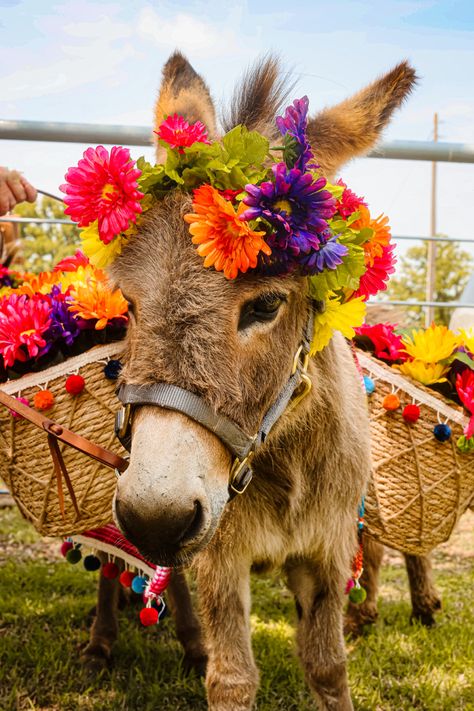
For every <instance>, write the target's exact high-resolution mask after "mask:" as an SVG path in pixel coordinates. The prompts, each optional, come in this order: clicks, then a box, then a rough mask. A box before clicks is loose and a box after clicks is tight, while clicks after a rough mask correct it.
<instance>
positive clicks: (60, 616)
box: [0, 509, 474, 711]
mask: <svg viewBox="0 0 474 711" xmlns="http://www.w3.org/2000/svg"><path fill="white" fill-rule="evenodd" d="M473 521H474V516H472V515H470V516H466V517H465V519H464V521H463V525H462V529H463V530H462V531H460V532H458V533H457V534H456V536H455V537H454V538H453V539H452V541H451V542H450V544H448V545H445V546H443V547H442V548H441V549H439V551H437V553H436V561H435V565H436V581H437V585H438V587H439V590H440V592H441V594H442V598H443V611H442V612H441V613H440V614H439V615H438V625H437V627H436V628H435V629H433V630H425V629H424V628H422V627H420V626H418V625H417V626H410V624H409V614H410V607H409V598H408V589H407V584H406V577H405V571H404V569H403V566H402V565H401V559H400V558H399V557H398V556H390V564H389V565H387V566H385V568H384V572H383V585H382V590H381V601H380V619H379V622H378V624H377V625H376V626H375V628H373V629H371V630H370V631H369V632H368V633H367V635H366V637H364V638H363V639H360V640H358V641H357V642H355V643H350V644H349V646H348V650H349V660H350V679H351V686H352V693H353V699H354V705H355V708H356V709H359V710H361V711H362V710H364V711H405V710H406V711H408V710H410V711H412V710H414V709H420V710H422V711H450V710H453V711H454V710H455V709H456V710H458V709H474V609H473V604H472V603H473V589H474V571H473V565H472V561H471V557H472V554H473V553H474V545H473V541H472V537H471V533H470V529H471V528H472V523H473ZM57 548H58V546H57V544H53V543H51V542H44V541H41V540H39V539H38V537H37V536H36V534H35V533H34V531H33V529H32V528H31V527H30V526H29V525H28V524H26V523H24V522H23V521H22V520H21V519H20V517H19V514H18V513H17V512H16V510H14V509H3V510H0V709H1V711H20V710H21V711H23V710H24V709H25V710H26V709H28V710H31V709H34V710H36V711H39V710H40V709H41V711H79V710H80V711H89V710H94V711H99V710H100V711H105V710H106V709H113V711H118V710H121V709H123V710H124V711H161V710H162V709H163V711H165V710H166V711H185V710H186V711H188V710H189V711H191V710H193V711H200V710H204V709H205V708H206V704H205V697H204V689H203V684H202V681H201V680H200V679H198V678H196V677H186V676H185V675H184V673H183V670H182V668H181V650H180V647H179V644H178V643H177V641H176V639H175V637H174V632H173V625H172V622H171V621H169V620H166V621H165V622H164V623H163V624H162V625H160V626H159V627H156V628H147V629H144V628H143V627H141V626H140V624H139V622H137V610H136V609H134V608H129V609H128V610H126V611H125V612H122V613H121V633H120V639H119V641H118V643H117V645H116V648H115V655H114V668H113V670H112V672H111V673H110V674H109V673H105V674H103V675H102V676H101V677H99V678H97V679H91V678H90V677H89V676H88V675H87V674H86V673H85V672H84V671H83V670H82V669H81V667H80V665H79V663H78V661H77V659H78V653H79V651H80V649H81V647H82V646H83V645H84V644H85V643H86V641H87V638H88V623H87V620H86V616H87V613H88V611H89V610H90V608H91V607H92V606H93V605H94V602H95V581H96V578H97V573H87V572H85V571H84V570H83V569H82V568H80V567H75V566H71V565H68V564H67V563H66V562H65V561H64V560H63V559H61V558H59V557H58V554H57ZM253 599H254V606H253V615H252V624H253V641H254V649H255V654H256V657H257V662H258V665H259V667H260V670H261V686H260V692H259V696H258V709H259V711H278V710H281V711H297V710H298V711H309V710H310V709H315V708H316V706H315V704H314V703H313V701H312V699H311V697H310V695H309V694H308V692H307V690H306V688H305V684H304V681H303V678H302V675H301V672H300V669H299V666H298V663H297V661H296V658H295V655H294V646H293V634H294V623H295V614H294V610H293V603H292V599H291V597H290V595H289V594H288V592H287V591H286V589H285V588H284V586H283V585H282V583H281V581H279V580H278V579H277V578H274V577H260V578H255V579H254V581H253Z"/></svg>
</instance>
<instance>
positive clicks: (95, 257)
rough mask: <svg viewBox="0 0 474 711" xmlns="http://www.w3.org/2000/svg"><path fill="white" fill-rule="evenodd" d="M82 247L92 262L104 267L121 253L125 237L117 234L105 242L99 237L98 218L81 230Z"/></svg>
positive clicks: (101, 267)
mask: <svg viewBox="0 0 474 711" xmlns="http://www.w3.org/2000/svg"><path fill="white" fill-rule="evenodd" d="M81 240H82V249H83V251H84V254H87V256H88V257H89V259H90V262H91V264H93V265H94V266H96V267H99V268H100V269H104V268H105V267H106V266H108V265H109V264H110V263H111V262H113V261H114V259H115V258H116V257H118V255H119V254H120V253H121V251H122V248H123V245H124V243H125V239H124V238H123V236H122V235H117V237H115V238H114V239H113V240H112V241H111V242H109V243H108V244H104V243H103V242H102V240H101V239H100V237H99V229H98V224H97V220H96V221H95V222H92V223H91V224H90V225H89V227H86V228H85V229H84V230H82V232H81Z"/></svg>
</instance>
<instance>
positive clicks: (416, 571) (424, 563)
mask: <svg viewBox="0 0 474 711" xmlns="http://www.w3.org/2000/svg"><path fill="white" fill-rule="evenodd" d="M405 563H406V567H407V573H408V581H409V583H410V595H411V605H412V613H411V618H412V620H419V621H420V622H421V623H422V624H423V625H425V626H426V627H432V626H433V625H434V624H435V618H434V613H435V612H436V610H440V609H441V599H440V597H439V595H438V592H437V590H436V588H435V586H434V582H433V574H432V569H431V560H430V558H429V556H418V555H408V554H405Z"/></svg>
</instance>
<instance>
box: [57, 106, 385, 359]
mask: <svg viewBox="0 0 474 711" xmlns="http://www.w3.org/2000/svg"><path fill="white" fill-rule="evenodd" d="M307 113H308V99H307V97H303V98H302V99H298V100H295V101H294V102H293V104H292V105H291V106H289V107H288V108H287V109H286V111H285V113H284V115H283V116H279V117H277V119H276V125H277V128H278V130H279V132H280V134H281V135H282V142H281V143H282V145H280V146H273V147H271V146H270V143H269V141H268V139H267V138H265V137H264V136H262V135H261V134H260V133H258V132H257V131H249V130H248V129H246V128H245V126H236V127H235V128H233V129H232V130H231V131H229V132H228V133H226V134H225V136H223V138H222V140H221V141H213V142H211V141H209V138H208V134H207V131H206V128H205V126H204V124H202V123H201V122H200V121H197V122H196V123H194V124H189V123H188V122H187V121H185V119H184V118H183V117H182V116H178V115H177V114H174V115H173V116H169V117H168V118H167V119H166V120H165V121H163V123H162V124H161V125H160V126H159V128H158V131H156V132H155V133H156V134H157V136H158V143H159V144H160V145H161V146H162V147H163V148H165V150H166V160H165V162H164V163H160V164H157V165H155V166H153V165H151V164H150V163H148V162H147V161H146V160H145V159H144V158H139V159H138V161H136V163H135V161H133V160H132V159H131V157H130V152H129V151H128V149H126V148H122V147H118V146H114V147H113V148H112V149H111V151H110V153H109V152H108V151H107V150H106V149H105V148H104V147H103V146H98V147H97V148H88V149H87V150H86V151H85V152H84V155H83V158H82V159H81V160H80V161H79V163H78V165H77V167H74V168H70V169H69V170H68V172H67V174H66V176H65V180H66V183H65V184H64V185H62V186H61V190H62V191H63V192H64V193H66V197H65V199H64V202H65V203H66V205H67V208H66V210H65V212H66V214H68V215H70V217H71V219H72V220H74V221H75V222H77V224H78V225H79V226H80V227H83V228H84V229H83V231H82V234H81V238H82V243H83V248H84V251H85V253H86V254H87V255H88V256H89V258H90V261H91V262H92V264H94V265H95V266H97V267H100V268H103V267H105V266H107V265H108V264H109V263H111V262H112V261H113V260H114V259H115V258H116V256H117V255H118V254H120V252H121V251H122V248H123V246H124V244H126V243H127V242H128V240H129V239H131V238H132V236H133V235H134V234H135V233H136V232H137V227H138V226H139V223H140V219H141V216H142V215H143V213H144V212H146V210H148V209H149V208H150V207H151V206H152V205H153V203H154V202H155V201H156V200H159V199H161V198H163V197H164V196H165V195H166V194H167V193H168V192H169V191H170V190H182V191H185V192H192V194H193V212H191V213H189V214H186V215H185V216H184V219H185V221H186V222H187V223H189V231H190V233H191V239H192V242H193V243H194V244H195V245H196V246H197V252H198V254H199V255H200V256H201V257H203V259H204V267H214V269H215V270H217V271H222V272H223V273H224V276H225V277H226V278H227V279H235V278H237V277H238V275H239V274H244V273H246V272H249V271H253V272H255V273H259V274H262V275H285V274H298V275H304V276H307V277H308V280H309V289H310V293H311V295H312V296H313V297H314V298H315V299H318V300H321V301H324V302H325V304H326V309H325V310H324V312H323V313H322V314H319V315H318V316H316V321H315V341H314V347H313V351H316V350H321V349H322V348H324V346H325V345H327V343H328V342H329V340H330V338H331V336H332V333H333V331H334V330H336V329H337V330H340V331H342V332H343V334H344V335H346V336H347V337H352V336H353V335H354V331H353V327H355V326H359V325H360V324H361V323H362V321H363V318H364V313H365V301H366V300H367V299H368V298H369V296H372V295H374V294H376V293H377V292H378V291H380V290H383V289H386V282H387V280H388V277H389V274H391V273H392V272H393V271H394V261H395V259H394V255H393V249H394V247H393V245H391V244H390V228H389V226H388V218H387V217H383V216H382V215H381V216H379V217H378V218H376V219H373V218H372V217H371V215H370V212H369V210H368V208H367V205H366V203H365V202H364V200H363V199H362V198H360V197H358V196H357V195H355V193H353V192H352V191H351V190H350V189H349V188H348V187H347V186H346V185H345V183H343V182H342V180H339V181H338V182H337V183H336V184H330V183H329V182H328V181H327V180H326V178H324V176H323V175H322V173H321V168H320V166H319V165H318V164H317V162H316V161H315V158H314V155H313V151H312V149H311V146H310V144H309V142H308V139H307V135H306V128H307ZM275 154H277V155H278V156H279V159H278V160H276V159H275V158H274V155H275ZM281 158H282V160H281Z"/></svg>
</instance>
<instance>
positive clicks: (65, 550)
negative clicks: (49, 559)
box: [61, 541, 74, 557]
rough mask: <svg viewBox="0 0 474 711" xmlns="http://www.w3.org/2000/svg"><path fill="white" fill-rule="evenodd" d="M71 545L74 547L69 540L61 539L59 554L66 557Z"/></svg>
mask: <svg viewBox="0 0 474 711" xmlns="http://www.w3.org/2000/svg"><path fill="white" fill-rule="evenodd" d="M73 547H74V545H73V543H72V542H71V541H63V542H62V543H61V555H62V556H64V557H66V556H67V554H68V551H70V550H71V549H72V548H73Z"/></svg>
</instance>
